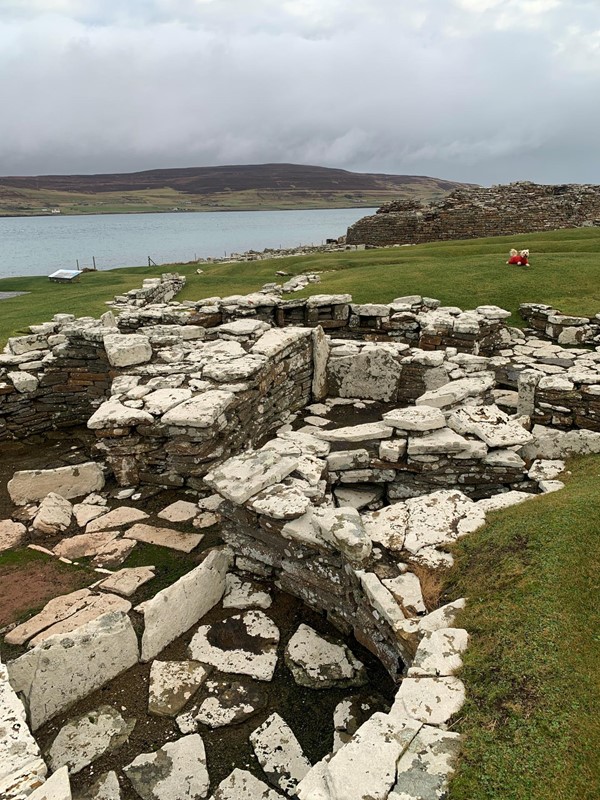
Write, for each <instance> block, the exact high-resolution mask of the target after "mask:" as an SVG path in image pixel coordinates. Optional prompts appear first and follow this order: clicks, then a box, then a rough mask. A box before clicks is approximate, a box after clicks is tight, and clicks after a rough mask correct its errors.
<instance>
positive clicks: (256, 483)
mask: <svg viewBox="0 0 600 800" xmlns="http://www.w3.org/2000/svg"><path fill="white" fill-rule="evenodd" d="M297 466H298V459H297V458H294V457H290V456H282V455H280V454H279V453H277V452H276V451H274V450H256V451H255V450H251V451H248V452H246V453H242V454H241V455H239V456H235V457H234V458H230V459H229V460H228V461H226V462H225V463H224V464H221V466H219V467H217V468H216V469H214V470H212V471H211V472H209V473H208V474H207V475H205V477H204V482H205V483H206V484H207V485H208V486H210V487H211V488H212V489H214V490H215V491H217V492H218V493H219V494H220V495H222V496H223V497H226V498H227V499H228V500H231V502H232V503H238V504H241V503H245V502H246V501H247V500H249V499H250V498H251V497H253V496H254V495H255V494H258V493H259V492H261V491H262V490H263V489H266V488H267V487H268V486H272V485H273V484H275V483H280V482H281V481H282V480H283V479H284V478H287V476H288V475H290V474H291V473H292V472H293V471H294V470H295V469H296V467H297Z"/></svg>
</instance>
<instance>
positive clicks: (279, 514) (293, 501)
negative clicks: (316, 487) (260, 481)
mask: <svg viewBox="0 0 600 800" xmlns="http://www.w3.org/2000/svg"><path fill="white" fill-rule="evenodd" d="M319 477H320V475H319ZM317 480H318V479H317ZM248 505H249V506H250V508H251V509H252V510H253V511H256V513H257V514H264V515H265V516H267V517H272V518H273V519H295V518H296V517H301V516H302V515H303V514H305V513H306V511H307V509H308V506H309V505H310V500H309V499H308V497H307V496H306V495H305V494H304V492H301V491H300V490H299V489H298V488H297V487H295V486H286V485H285V484H284V483H274V484H273V485H272V486H268V487H267V488H266V489H263V491H262V492H259V493H258V494H256V495H254V497H252V499H251V500H249V501H248Z"/></svg>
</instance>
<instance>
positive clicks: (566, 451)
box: [520, 425, 600, 460]
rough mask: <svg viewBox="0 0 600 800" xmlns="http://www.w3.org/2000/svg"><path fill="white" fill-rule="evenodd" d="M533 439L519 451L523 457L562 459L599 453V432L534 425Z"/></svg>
mask: <svg viewBox="0 0 600 800" xmlns="http://www.w3.org/2000/svg"><path fill="white" fill-rule="evenodd" d="M532 434H533V441H532V442H531V443H530V444H527V445H525V447H524V448H523V449H522V450H521V451H520V452H521V455H522V456H523V458H524V459H526V460H528V459H538V458H539V459H563V458H567V457H569V456H575V455H589V454H591V453H600V432H596V431H588V430H585V429H581V430H572V431H559V430H554V429H552V428H547V427H545V426H543V425H534V427H533V430H532Z"/></svg>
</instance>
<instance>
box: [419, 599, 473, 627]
mask: <svg viewBox="0 0 600 800" xmlns="http://www.w3.org/2000/svg"><path fill="white" fill-rule="evenodd" d="M466 604H467V601H466V600H465V598H464V597H461V598H460V599H458V600H455V601H454V602H452V603H447V604H446V605H445V606H441V608H437V609H436V610H435V611H432V612H431V613H430V614H427V616H426V617H423V618H422V619H420V620H419V630H420V631H421V632H423V633H424V632H426V631H430V632H433V631H438V630H440V628H452V627H453V626H454V623H455V621H456V617H457V616H458V613H459V612H460V611H462V610H463V608H465V606H466Z"/></svg>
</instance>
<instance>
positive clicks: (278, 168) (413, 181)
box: [0, 164, 468, 195]
mask: <svg viewBox="0 0 600 800" xmlns="http://www.w3.org/2000/svg"><path fill="white" fill-rule="evenodd" d="M0 184H3V185H4V186H5V187H6V186H11V187H15V188H18V189H34V190H39V189H47V190H53V191H61V192H80V193H86V194H96V193H100V192H133V191H141V190H148V189H163V188H168V189H173V190H175V191H178V192H183V193H185V194H194V195H210V194H216V193H220V192H241V191H248V190H256V189H258V190H278V191H289V190H293V191H303V190H304V191H311V192H314V191H318V192H323V191H335V192H343V191H348V192H356V191H361V192H371V193H372V192H390V191H394V190H400V191H401V190H403V189H406V188H408V187H413V188H417V187H419V186H420V185H421V184H422V185H423V187H427V190H428V191H431V190H433V191H436V190H437V191H439V192H441V193H446V192H450V191H452V190H453V189H456V188H458V187H460V186H466V185H468V184H461V183H456V182H453V181H446V180H441V179H439V178H429V177H426V176H423V175H385V174H370V173H357V172H349V171H347V170H343V169H329V168H327V167H314V166H304V165H298V164H255V165H252V164H251V165H238V166H220V167H187V168H183V169H153V170H146V171H144V172H131V173H115V174H107V175H40V176H35V177H29V176H25V177H19V176H9V177H0Z"/></svg>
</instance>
